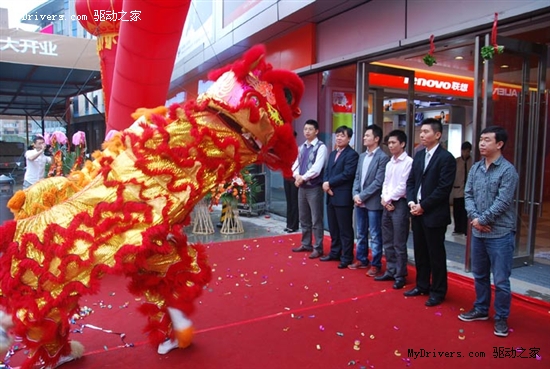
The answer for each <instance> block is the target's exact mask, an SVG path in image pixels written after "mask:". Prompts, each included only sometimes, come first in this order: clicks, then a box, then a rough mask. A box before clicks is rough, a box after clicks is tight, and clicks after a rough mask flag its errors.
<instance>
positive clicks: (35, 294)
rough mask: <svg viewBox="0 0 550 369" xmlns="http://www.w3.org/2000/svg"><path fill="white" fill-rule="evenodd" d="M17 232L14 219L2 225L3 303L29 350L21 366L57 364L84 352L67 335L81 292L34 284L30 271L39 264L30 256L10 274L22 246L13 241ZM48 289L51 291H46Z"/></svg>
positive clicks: (0, 267) (0, 297)
mask: <svg viewBox="0 0 550 369" xmlns="http://www.w3.org/2000/svg"><path fill="white" fill-rule="evenodd" d="M14 232H15V222H14V221H8V222H6V223H4V225H3V226H2V227H0V241H1V242H0V254H4V257H3V258H2V259H1V261H2V262H1V263H0V282H1V284H0V287H1V288H0V304H1V305H2V306H4V307H5V309H6V311H7V312H8V313H9V314H10V315H11V318H12V320H13V332H14V334H15V335H16V336H18V337H20V339H21V342H22V344H23V345H24V346H25V347H26V349H28V350H29V357H28V358H27V360H25V362H24V363H23V364H22V366H21V368H22V369H29V368H32V367H33V366H34V365H35V364H39V363H40V364H42V365H44V366H45V367H47V368H54V367H56V366H57V365H60V364H63V363H66V362H68V361H71V360H73V359H75V358H78V357H80V356H81V355H82V352H83V347H82V345H81V344H80V343H78V342H76V341H72V342H69V339H68V337H69V328H70V323H69V321H68V317H69V316H72V315H73V314H74V313H75V312H77V311H78V298H79V297H80V294H77V293H73V294H64V293H63V292H62V290H61V289H59V290H54V289H49V288H50V287H52V286H53V285H51V284H48V283H44V284H40V288H33V286H34V285H37V284H38V280H37V279H36V277H35V275H36V274H33V273H31V272H30V271H32V270H34V271H38V270H37V269H39V266H37V265H36V264H34V263H32V262H30V261H28V260H27V261H25V262H23V261H21V262H19V263H18V264H17V269H18V274H17V276H18V277H17V278H16V277H14V276H13V275H11V274H10V273H12V272H13V270H12V269H13V268H14V265H15V264H14V263H15V262H14V261H13V260H15V259H16V258H15V256H14V255H16V252H15V251H16V250H18V249H19V248H18V245H17V243H15V242H12V241H11V240H12V239H13V234H14ZM6 255H8V256H11V257H6ZM22 282H25V283H22ZM45 291H47V292H48V293H43V292H45Z"/></svg>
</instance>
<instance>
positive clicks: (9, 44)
mask: <svg viewBox="0 0 550 369" xmlns="http://www.w3.org/2000/svg"><path fill="white" fill-rule="evenodd" d="M6 50H12V51H14V52H16V53H21V54H25V53H27V52H29V53H32V54H39V55H47V56H59V55H58V54H57V45H56V44H55V43H53V42H52V41H36V40H28V39H19V40H17V39H12V38H11V37H10V36H8V37H7V38H5V39H0V51H6Z"/></svg>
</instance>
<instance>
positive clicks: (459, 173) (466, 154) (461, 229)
mask: <svg viewBox="0 0 550 369" xmlns="http://www.w3.org/2000/svg"><path fill="white" fill-rule="evenodd" d="M471 152H472V144H471V143H469V142H468V141H466V142H463V143H462V146H461V148H460V156H459V157H458V158H456V176H455V183H454V185H453V191H452V192H451V198H452V199H453V218H454V220H455V231H454V232H453V235H461V234H463V235H465V234H466V233H467V232H468V214H466V207H465V205H464V186H465V185H466V179H467V178H468V172H469V171H470V168H471V167H472V164H473V159H472V156H471V155H470V154H471Z"/></svg>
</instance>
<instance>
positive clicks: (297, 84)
mask: <svg viewBox="0 0 550 369" xmlns="http://www.w3.org/2000/svg"><path fill="white" fill-rule="evenodd" d="M262 79H264V80H265V81H267V82H269V83H271V84H272V85H273V92H274V94H275V98H276V100H277V110H279V112H280V113H281V116H282V117H283V119H284V121H285V123H290V122H291V121H292V119H293V118H298V117H299V116H300V108H299V106H300V101H301V100H302V96H303V94H304V89H305V87H304V82H303V81H302V79H301V78H300V77H298V76H297V75H296V74H295V73H294V72H291V71H288V70H282V69H276V70H270V71H266V72H265V73H264V74H263V75H262ZM284 88H287V89H289V90H290V91H291V93H292V96H293V98H294V101H292V102H291V104H288V102H287V101H286V96H285V93H284Z"/></svg>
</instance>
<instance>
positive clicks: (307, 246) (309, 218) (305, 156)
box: [292, 119, 327, 259]
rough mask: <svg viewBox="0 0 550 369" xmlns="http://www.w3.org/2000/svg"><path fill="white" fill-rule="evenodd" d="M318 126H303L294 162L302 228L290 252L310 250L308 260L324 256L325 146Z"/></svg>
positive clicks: (315, 122) (309, 124) (316, 124)
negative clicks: (296, 242) (297, 243)
mask: <svg viewBox="0 0 550 369" xmlns="http://www.w3.org/2000/svg"><path fill="white" fill-rule="evenodd" d="M318 135H319V123H318V122H317V121H316V120H314V119H308V120H307V121H306V122H305V123H304V137H305V138H306V142H304V143H303V145H301V146H300V147H299V150H298V157H297V158H296V162H294V165H293V166H292V168H293V174H294V179H295V182H294V185H295V186H296V187H298V214H299V217H300V227H301V228H302V241H301V242H300V247H296V248H293V249H292V251H293V252H304V251H313V252H312V253H311V254H309V258H310V259H315V258H318V257H320V256H321V255H323V238H324V233H325V230H324V226H323V199H324V192H323V186H322V185H323V174H324V170H325V164H326V163H327V146H326V145H325V144H324V143H323V142H322V141H321V140H319V138H318V137H317V136H318Z"/></svg>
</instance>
